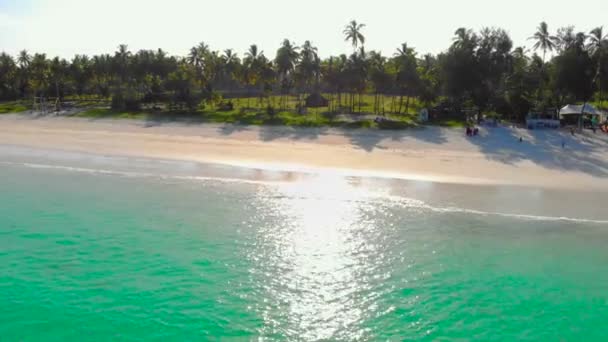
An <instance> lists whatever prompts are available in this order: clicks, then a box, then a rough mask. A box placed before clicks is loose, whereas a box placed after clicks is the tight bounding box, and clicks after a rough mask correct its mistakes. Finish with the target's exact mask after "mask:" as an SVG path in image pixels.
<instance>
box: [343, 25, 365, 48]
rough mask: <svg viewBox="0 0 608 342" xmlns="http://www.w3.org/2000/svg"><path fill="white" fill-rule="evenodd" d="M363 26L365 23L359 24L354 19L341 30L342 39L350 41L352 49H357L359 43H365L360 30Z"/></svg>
mask: <svg viewBox="0 0 608 342" xmlns="http://www.w3.org/2000/svg"><path fill="white" fill-rule="evenodd" d="M364 27H365V24H359V23H357V21H356V20H352V21H351V22H350V23H348V25H346V27H345V28H344V31H343V32H342V33H343V34H344V40H345V41H347V42H350V43H351V45H352V46H353V50H355V51H356V50H357V47H358V46H359V44H361V45H363V44H365V36H364V35H363V33H361V30H362V29H363V28H364Z"/></svg>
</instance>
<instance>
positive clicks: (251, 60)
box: [242, 44, 266, 107]
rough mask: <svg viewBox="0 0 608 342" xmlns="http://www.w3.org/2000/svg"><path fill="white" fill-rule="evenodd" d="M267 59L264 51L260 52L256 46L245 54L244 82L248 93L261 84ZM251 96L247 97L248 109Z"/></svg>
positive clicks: (253, 45)
mask: <svg viewBox="0 0 608 342" xmlns="http://www.w3.org/2000/svg"><path fill="white" fill-rule="evenodd" d="M265 60H266V57H265V56H264V51H259V49H258V46H257V45H256V44H252V45H250V46H249V50H247V52H246V53H245V60H244V61H243V62H244V63H243V67H244V72H243V75H242V76H243V82H244V83H245V85H246V86H247V87H248V89H247V90H248V92H249V91H250V90H251V87H253V86H255V85H256V84H258V82H259V78H260V76H261V73H262V68H263V65H262V64H264V63H265ZM249 99H250V96H247V107H249Z"/></svg>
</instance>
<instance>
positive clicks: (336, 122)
mask: <svg viewBox="0 0 608 342" xmlns="http://www.w3.org/2000/svg"><path fill="white" fill-rule="evenodd" d="M77 116H79V117H83V118H91V119H104V118H114V119H140V120H150V121H178V122H179V121H185V122H191V123H192V122H200V123H205V122H211V123H229V124H238V125H283V126H294V127H343V128H374V127H375V128H380V129H404V128H409V127H414V126H416V125H417V123H416V122H415V120H414V117H413V116H412V115H388V116H387V119H388V120H387V121H385V122H381V123H375V122H374V121H373V120H371V119H369V116H367V115H360V116H359V118H357V115H353V118H352V119H349V120H346V119H343V118H341V117H340V116H339V115H335V114H330V113H327V112H321V111H320V110H316V111H311V112H309V113H307V114H297V113H294V112H289V111H282V112H278V113H276V114H274V115H270V114H268V113H266V111H260V110H258V109H243V108H241V109H235V110H232V111H217V110H199V111H196V112H166V111H160V112H151V111H146V110H142V111H139V112H129V111H114V110H111V109H108V108H92V109H88V110H86V111H83V112H81V113H79V114H78V115H77Z"/></svg>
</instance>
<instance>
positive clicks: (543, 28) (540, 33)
mask: <svg viewBox="0 0 608 342" xmlns="http://www.w3.org/2000/svg"><path fill="white" fill-rule="evenodd" d="M528 39H532V40H535V41H536V43H534V45H533V46H532V47H533V48H534V50H538V49H541V50H543V64H545V56H546V55H547V51H549V52H551V51H553V49H555V46H556V44H555V42H556V41H557V38H556V37H555V36H552V35H551V34H550V33H549V27H548V26H547V23H546V22H544V21H543V22H542V23H540V25H539V26H538V28H537V29H536V32H535V33H534V35H533V36H532V37H530V38H528Z"/></svg>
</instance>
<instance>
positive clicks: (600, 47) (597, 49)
mask: <svg viewBox="0 0 608 342" xmlns="http://www.w3.org/2000/svg"><path fill="white" fill-rule="evenodd" d="M589 41H590V43H589V49H590V50H591V52H592V53H593V54H596V55H597V71H596V74H595V79H596V80H597V84H598V91H599V102H600V103H599V105H600V107H601V106H602V69H601V68H602V57H603V51H604V45H607V44H608V33H607V34H604V27H603V26H600V27H596V28H594V29H593V30H591V32H590V33H589Z"/></svg>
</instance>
